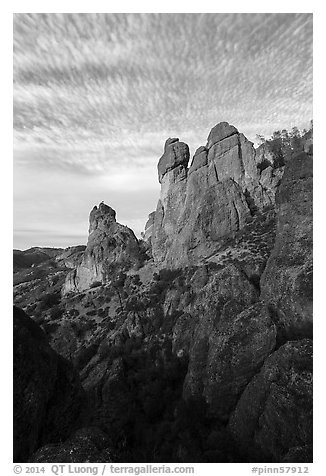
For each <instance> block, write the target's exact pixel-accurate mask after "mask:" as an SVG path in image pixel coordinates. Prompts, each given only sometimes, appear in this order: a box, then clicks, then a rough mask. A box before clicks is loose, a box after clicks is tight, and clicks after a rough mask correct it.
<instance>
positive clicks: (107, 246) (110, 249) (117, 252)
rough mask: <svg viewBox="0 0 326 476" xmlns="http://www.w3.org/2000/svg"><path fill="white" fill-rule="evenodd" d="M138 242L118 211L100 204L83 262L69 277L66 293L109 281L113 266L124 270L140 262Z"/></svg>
mask: <svg viewBox="0 0 326 476" xmlns="http://www.w3.org/2000/svg"><path fill="white" fill-rule="evenodd" d="M140 255H141V253H140V248H139V244H138V240H137V238H136V236H135V235H134V233H133V231H132V230H130V228H128V227H127V226H124V225H120V223H117V221H116V213H115V211H114V210H113V209H112V208H111V207H109V206H108V205H105V204H104V203H100V205H99V206H98V207H97V206H95V207H94V208H93V210H92V211H91V213H90V216H89V237H88V242H87V246H86V249H85V252H84V254H83V257H82V260H81V263H80V264H79V266H77V268H76V269H74V270H73V271H72V272H71V273H69V274H68V276H67V279H66V282H65V285H64V288H63V293H64V294H66V293H68V292H70V291H82V290H84V289H88V288H89V287H90V286H91V284H92V283H94V282H96V281H100V282H105V281H107V280H108V279H109V278H110V274H111V273H112V268H113V266H118V267H120V268H121V269H124V268H131V267H132V266H137V265H139V264H140V262H141V257H140Z"/></svg>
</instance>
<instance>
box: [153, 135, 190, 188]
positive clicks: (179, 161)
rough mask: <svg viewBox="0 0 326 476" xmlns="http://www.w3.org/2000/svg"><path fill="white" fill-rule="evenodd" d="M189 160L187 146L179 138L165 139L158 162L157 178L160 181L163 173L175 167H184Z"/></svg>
mask: <svg viewBox="0 0 326 476" xmlns="http://www.w3.org/2000/svg"><path fill="white" fill-rule="evenodd" d="M188 162H189V147H188V146H187V144H185V143H184V142H179V139H177V138H173V139H167V141H166V142H165V146H164V154H163V155H162V157H161V158H160V160H159V163H158V166H157V168H158V178H159V182H160V183H161V182H162V179H163V177H164V175H165V174H166V173H167V172H169V171H171V170H173V169H175V168H176V167H183V168H186V167H187V165H188Z"/></svg>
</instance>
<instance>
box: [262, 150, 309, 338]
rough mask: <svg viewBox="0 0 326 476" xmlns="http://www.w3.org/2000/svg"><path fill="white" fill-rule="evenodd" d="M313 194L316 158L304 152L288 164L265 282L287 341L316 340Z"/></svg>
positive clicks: (264, 288)
mask: <svg viewBox="0 0 326 476" xmlns="http://www.w3.org/2000/svg"><path fill="white" fill-rule="evenodd" d="M312 192H313V190H312V157H311V156H310V155H308V154H306V153H304V152H302V153H301V154H299V155H297V156H295V157H293V158H292V159H291V160H290V161H289V162H288V163H287V164H286V167H285V172H284V176H283V179H282V182H281V185H280V187H279V189H278V192H277V194H276V216H277V230H276V240H275V246H274V249H273V251H272V253H271V256H270V258H269V260H268V263H267V266H266V270H265V272H264V274H263V276H262V280H261V290H262V298H263V299H265V300H266V301H267V302H268V303H269V304H270V307H271V310H272V312H273V313H274V315H275V317H274V319H275V321H277V324H278V329H279V333H280V334H282V335H283V339H296V338H298V337H299V338H300V337H312V299H313V264H312V252H313V247H312V240H313V236H312V225H313V216H312V204H313V202H312Z"/></svg>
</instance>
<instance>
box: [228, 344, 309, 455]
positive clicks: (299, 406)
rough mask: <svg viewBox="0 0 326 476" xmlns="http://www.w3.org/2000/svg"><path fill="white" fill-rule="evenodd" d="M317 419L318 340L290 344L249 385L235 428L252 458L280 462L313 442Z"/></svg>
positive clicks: (235, 417)
mask: <svg viewBox="0 0 326 476" xmlns="http://www.w3.org/2000/svg"><path fill="white" fill-rule="evenodd" d="M312 423H313V421H312V342H311V341H310V340H309V339H304V340H302V341H293V342H287V343H286V344H285V345H283V346H282V347H280V348H279V349H278V350H277V351H276V352H274V353H273V354H272V355H271V356H270V357H268V358H267V359H266V362H265V364H264V366H263V367H262V369H261V371H260V372H259V373H258V375H256V376H255V377H254V378H253V379H252V381H251V382H250V383H249V385H248V386H247V387H246V389H245V391H244V392H243V394H242V396H241V398H240V400H239V402H238V404H237V407H236V409H235V411H234V413H233V415H232V416H231V419H230V422H229V428H230V431H231V433H232V434H233V437H234V439H235V441H236V443H237V444H238V445H239V447H240V449H241V451H242V454H243V455H244V457H245V458H247V460H248V461H264V462H280V461H282V460H283V459H285V460H292V461H293V459H294V455H298V453H300V451H301V450H299V448H303V447H306V446H309V445H311V444H312ZM305 453H306V456H307V454H308V453H309V452H305ZM309 454H310V453H309ZM302 456H303V450H302V451H301V459H302ZM309 458H310V456H309ZM304 460H305V462H309V461H311V460H310V459H309V460H307V459H305V457H304Z"/></svg>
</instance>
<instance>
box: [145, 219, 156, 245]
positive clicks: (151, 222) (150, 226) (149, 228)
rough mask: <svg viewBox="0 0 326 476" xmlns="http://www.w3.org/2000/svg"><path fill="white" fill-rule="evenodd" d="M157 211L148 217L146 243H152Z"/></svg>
mask: <svg viewBox="0 0 326 476" xmlns="http://www.w3.org/2000/svg"><path fill="white" fill-rule="evenodd" d="M154 218H155V211H154V212H152V213H150V214H149V215H148V220H147V222H146V225H145V232H144V240H145V241H146V242H150V241H151V237H152V233H153V226H154Z"/></svg>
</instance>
